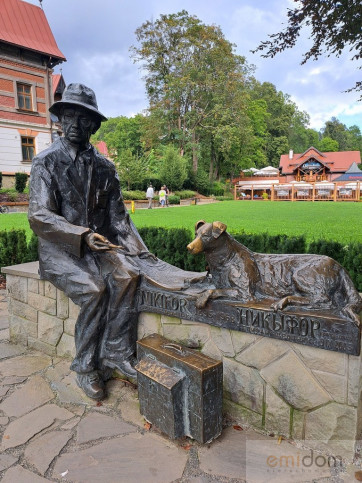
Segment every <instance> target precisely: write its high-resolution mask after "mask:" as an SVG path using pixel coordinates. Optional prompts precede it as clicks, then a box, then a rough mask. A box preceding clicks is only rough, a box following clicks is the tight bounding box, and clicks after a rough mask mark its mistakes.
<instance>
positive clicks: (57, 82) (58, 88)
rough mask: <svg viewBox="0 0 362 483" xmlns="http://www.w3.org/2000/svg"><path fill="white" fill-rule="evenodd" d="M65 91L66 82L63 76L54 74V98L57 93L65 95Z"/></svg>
mask: <svg viewBox="0 0 362 483" xmlns="http://www.w3.org/2000/svg"><path fill="white" fill-rule="evenodd" d="M64 89H65V81H64V78H63V75H62V74H52V90H53V96H54V95H55V93H57V92H58V93H60V94H63V91H64Z"/></svg>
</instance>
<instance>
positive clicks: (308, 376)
mask: <svg viewBox="0 0 362 483" xmlns="http://www.w3.org/2000/svg"><path fill="white" fill-rule="evenodd" d="M260 374H261V375H262V377H263V378H264V379H265V380H266V381H267V382H268V383H269V384H270V385H271V386H273V387H274V389H275V390H276V391H277V393H278V394H279V395H280V396H281V397H282V398H283V399H284V400H285V401H286V402H287V403H288V404H290V405H291V406H293V407H294V408H296V409H299V410H306V409H312V408H314V407H316V406H320V405H321V404H326V403H327V402H328V401H329V400H330V399H331V397H330V396H329V394H328V393H327V392H326V391H325V390H324V389H323V388H322V386H321V385H320V384H319V382H318V381H317V380H316V378H315V377H314V376H313V374H312V372H311V371H309V370H308V369H307V368H306V367H305V366H304V365H303V364H302V362H301V361H300V360H299V358H298V357H297V356H296V355H295V353H294V352H288V353H287V354H285V355H284V356H283V357H282V358H280V359H278V360H277V361H275V362H272V363H271V364H269V366H267V367H264V368H263V369H262V370H261V371H260Z"/></svg>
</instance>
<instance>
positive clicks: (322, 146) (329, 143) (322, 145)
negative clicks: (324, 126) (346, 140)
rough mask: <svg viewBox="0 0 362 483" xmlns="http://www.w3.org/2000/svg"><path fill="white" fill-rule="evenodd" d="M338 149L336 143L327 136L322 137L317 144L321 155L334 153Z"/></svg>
mask: <svg viewBox="0 0 362 483" xmlns="http://www.w3.org/2000/svg"><path fill="white" fill-rule="evenodd" d="M338 149H339V146H338V142H337V141H335V140H334V139H332V138H330V137H328V136H326V137H324V138H323V139H321V141H320V142H319V150H320V151H322V152H323V153H328V152H332V151H334V152H336V151H338Z"/></svg>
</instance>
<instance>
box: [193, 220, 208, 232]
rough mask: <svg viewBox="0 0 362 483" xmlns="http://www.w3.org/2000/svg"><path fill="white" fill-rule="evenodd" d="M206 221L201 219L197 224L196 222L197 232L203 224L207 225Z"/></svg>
mask: <svg viewBox="0 0 362 483" xmlns="http://www.w3.org/2000/svg"><path fill="white" fill-rule="evenodd" d="M205 223H206V221H205V220H199V221H198V222H197V223H196V224H195V233H196V232H197V230H198V229H199V228H200V227H201V226H202V225H205Z"/></svg>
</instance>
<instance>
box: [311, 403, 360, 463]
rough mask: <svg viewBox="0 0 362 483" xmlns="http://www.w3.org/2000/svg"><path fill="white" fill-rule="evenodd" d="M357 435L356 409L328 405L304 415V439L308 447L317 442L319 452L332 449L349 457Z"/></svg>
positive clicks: (334, 404)
mask: <svg viewBox="0 0 362 483" xmlns="http://www.w3.org/2000/svg"><path fill="white" fill-rule="evenodd" d="M356 433H357V409H356V408H352V407H349V406H346V405H343V404H338V403H334V402H332V403H330V404H327V405H326V406H323V407H321V408H318V409H316V410H315V411H312V412H310V413H308V414H307V415H306V423H305V439H306V440H308V446H313V441H311V440H315V441H317V443H316V444H317V447H318V448H319V449H320V450H322V451H323V450H324V449H327V447H330V448H332V450H334V451H337V452H341V453H343V454H342V456H344V454H346V455H347V456H349V457H351V456H353V453H354V442H355V436H356Z"/></svg>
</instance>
